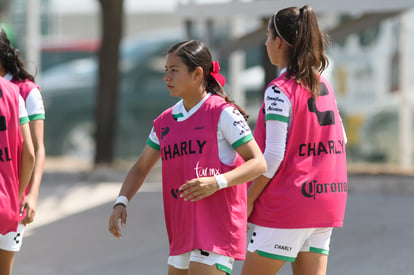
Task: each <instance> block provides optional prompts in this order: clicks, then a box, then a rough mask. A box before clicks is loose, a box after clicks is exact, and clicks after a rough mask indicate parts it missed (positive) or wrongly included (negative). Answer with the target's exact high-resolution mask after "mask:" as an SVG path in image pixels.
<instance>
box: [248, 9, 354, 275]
mask: <svg viewBox="0 0 414 275" xmlns="http://www.w3.org/2000/svg"><path fill="white" fill-rule="evenodd" d="M324 45H325V40H324V35H323V34H322V32H321V31H320V29H319V26H318V22H317V18H316V15H315V13H314V11H313V10H312V9H311V7H309V6H304V7H302V8H296V7H291V8H287V9H283V10H280V11H279V12H277V13H276V14H274V15H273V16H272V17H271V18H270V20H269V23H268V29H267V40H266V49H267V54H268V57H269V59H270V61H271V63H272V64H273V65H278V66H279V67H280V69H281V72H280V75H279V76H278V77H277V78H275V79H274V80H273V81H271V82H270V84H269V85H268V86H267V88H266V91H265V96H264V103H263V105H262V109H261V110H260V113H259V117H258V120H257V124H256V128H255V133H254V135H255V138H256V141H257V143H258V144H259V146H260V147H261V149H262V151H263V152H264V156H265V159H266V163H267V166H268V170H267V171H266V173H264V174H263V175H262V176H260V177H258V178H257V179H256V180H254V181H253V183H252V184H251V185H250V187H249V190H248V213H249V215H250V216H249V222H251V223H252V224H254V228H253V230H252V231H253V233H252V234H253V235H252V237H251V240H250V243H249V246H248V252H247V256H246V261H245V263H244V266H243V271H242V274H243V275H248V274H249V275H251V274H261V275H266V274H272V275H273V274H276V273H277V272H278V271H279V270H280V268H281V267H282V266H283V264H284V263H285V262H292V269H293V274H296V275H298V274H306V275H309V274H312V275H314V274H318V275H319V274H325V273H326V267H327V259H328V252H329V242H330V238H331V233H332V228H333V227H341V226H342V223H343V218H344V213H345V204H346V197H347V191H348V184H347V172H346V171H347V170H346V154H345V140H346V139H345V135H344V131H343V127H342V122H341V119H340V116H339V113H338V108H337V105H336V101H335V95H334V91H333V90H332V88H331V86H330V85H329V83H328V82H327V81H326V79H324V78H323V77H322V76H321V75H320V73H321V72H322V71H323V70H324V69H325V68H326V67H327V65H328V59H327V57H326V55H325V51H324Z"/></svg>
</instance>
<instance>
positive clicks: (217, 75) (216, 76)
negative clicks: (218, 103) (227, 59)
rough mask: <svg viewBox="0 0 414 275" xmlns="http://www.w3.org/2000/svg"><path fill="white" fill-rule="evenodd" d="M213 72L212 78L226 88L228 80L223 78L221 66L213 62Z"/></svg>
mask: <svg viewBox="0 0 414 275" xmlns="http://www.w3.org/2000/svg"><path fill="white" fill-rule="evenodd" d="M212 64H213V70H212V71H211V73H210V74H211V76H212V77H214V79H215V80H216V81H217V82H218V83H220V85H221V86H224V84H226V78H225V77H224V76H222V75H221V74H220V73H219V72H220V65H219V63H218V62H217V61H213V62H212Z"/></svg>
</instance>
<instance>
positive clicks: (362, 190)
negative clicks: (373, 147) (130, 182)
mask: <svg viewBox="0 0 414 275" xmlns="http://www.w3.org/2000/svg"><path fill="white" fill-rule="evenodd" d="M67 167H69V166H67ZM70 167H75V168H70V169H62V165H60V166H59V167H54V166H50V165H49V166H48V167H47V169H46V172H45V175H44V181H43V183H42V186H41V193H40V197H39V202H38V214H37V216H36V220H35V222H34V223H33V224H32V225H30V226H29V227H28V230H27V235H26V237H25V238H24V244H23V249H22V251H21V252H19V253H18V255H17V257H16V264H15V268H14V273H13V274H14V275H20V274H22V275H25V274H33V275H49V274H50V275H52V274H53V275H54V274H68V275H69V274H71V275H72V274H80V275H83V274H85V275H94V274H100V275H102V274H114V275H115V274H166V258H167V253H168V241H167V237H166V232H165V227H164V221H163V214H162V198H161V192H160V191H161V174H160V166H159V165H157V166H156V167H155V168H154V169H153V171H152V172H151V173H150V175H149V177H148V178H147V181H146V183H145V184H144V186H143V188H142V190H141V191H140V192H139V193H138V194H137V195H136V197H135V198H134V200H132V201H131V203H130V206H129V207H128V209H129V212H128V223H127V227H126V228H125V229H124V236H123V238H121V239H120V240H118V239H115V238H113V237H112V236H111V235H110V234H109V233H108V232H107V223H108V217H109V214H110V212H111V205H112V203H113V201H114V200H115V198H116V196H117V194H118V192H119V188H120V186H121V182H122V180H123V179H124V177H125V175H126V169H124V168H123V169H110V170H109V169H98V170H96V171H93V172H91V171H89V169H88V167H87V166H84V165H80V167H76V166H74V165H73V166H70ZM349 186H350V192H349V201H348V206H347V213H346V217H345V226H344V228H342V229H337V230H335V232H334V237H333V240H332V252H331V256H330V258H329V268H328V274H334V275H336V274H356V275H357V274H361V275H370V274H375V275H385V274H411V273H412V270H414V262H413V261H412V259H411V258H412V257H411V255H412V247H413V240H414V230H413V228H414V215H413V214H412V211H413V209H414V178H413V176H411V175H410V174H404V175H395V174H382V175H372V174H366V173H364V174H359V173H355V174H350V176H349ZM241 264H242V263H240V262H237V263H236V265H235V268H234V272H233V274H239V273H240V268H241ZM280 274H281V275H284V274H290V271H289V266H286V267H285V268H284V269H283V271H282V272H281V273H280Z"/></svg>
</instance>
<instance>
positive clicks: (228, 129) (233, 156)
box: [217, 106, 253, 165]
mask: <svg viewBox="0 0 414 275" xmlns="http://www.w3.org/2000/svg"><path fill="white" fill-rule="evenodd" d="M252 139H253V135H252V132H251V130H250V127H249V125H248V124H247V122H246V120H245V119H244V117H243V115H242V114H241V113H240V112H239V110H237V109H236V108H235V107H233V106H229V107H226V108H225V109H223V111H222V112H221V114H220V118H219V122H218V129H217V143H218V147H219V157H220V160H221V161H222V162H223V163H224V164H226V165H234V163H235V162H236V160H237V152H236V151H235V149H237V148H238V147H239V146H240V145H242V144H245V143H246V142H248V141H250V140H252Z"/></svg>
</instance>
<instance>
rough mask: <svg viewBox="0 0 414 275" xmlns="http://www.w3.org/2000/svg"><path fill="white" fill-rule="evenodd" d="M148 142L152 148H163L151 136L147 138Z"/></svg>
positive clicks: (158, 149)
mask: <svg viewBox="0 0 414 275" xmlns="http://www.w3.org/2000/svg"><path fill="white" fill-rule="evenodd" d="M147 144H148V146H149V147H151V148H152V149H155V150H157V151H160V150H161V147H160V145H159V144H156V143H155V142H153V141H152V140H151V139H150V138H148V139H147Z"/></svg>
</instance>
